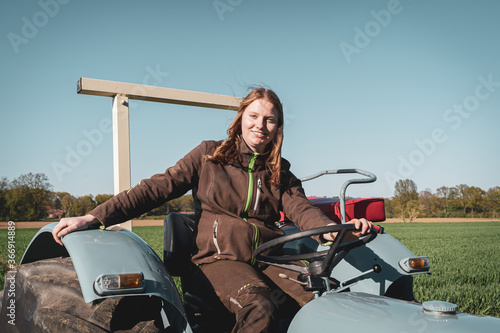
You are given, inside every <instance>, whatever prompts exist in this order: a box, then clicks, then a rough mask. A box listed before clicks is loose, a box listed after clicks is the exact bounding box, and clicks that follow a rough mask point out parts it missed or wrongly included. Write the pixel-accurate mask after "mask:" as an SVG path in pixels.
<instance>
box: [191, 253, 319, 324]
mask: <svg viewBox="0 0 500 333" xmlns="http://www.w3.org/2000/svg"><path fill="white" fill-rule="evenodd" d="M198 268H199V269H196V270H195V271H196V272H195V273H194V276H193V278H194V281H196V283H197V284H198V288H203V289H205V293H206V291H207V289H209V290H210V291H211V292H212V293H214V294H216V295H217V297H218V299H219V300H220V301H221V302H222V304H223V305H224V306H225V307H226V308H227V309H228V310H229V311H230V312H231V313H233V314H234V315H235V317H236V324H235V326H234V328H233V330H232V332H252V333H253V332H272V331H274V330H276V329H277V327H278V326H277V325H278V320H277V319H278V317H292V316H293V315H294V314H295V313H296V312H297V311H298V310H299V309H300V308H301V307H302V306H304V305H305V304H306V303H307V302H309V301H310V300H311V299H312V298H313V297H314V295H313V294H312V292H308V291H304V289H303V288H302V286H301V285H299V284H298V283H296V282H293V281H290V280H288V279H283V278H281V277H279V276H278V274H279V273H285V274H286V275H288V276H289V277H291V278H295V277H296V276H297V275H298V273H296V272H292V271H289V270H286V269H283V268H278V267H274V266H268V267H266V268H264V269H256V268H255V267H254V266H251V265H249V264H246V263H243V262H238V261H232V260H220V261H217V262H214V263H211V264H204V265H200V266H198Z"/></svg>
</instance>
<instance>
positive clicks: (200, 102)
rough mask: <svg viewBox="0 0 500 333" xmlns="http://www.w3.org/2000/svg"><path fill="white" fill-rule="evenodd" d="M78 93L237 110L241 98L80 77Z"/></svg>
mask: <svg viewBox="0 0 500 333" xmlns="http://www.w3.org/2000/svg"><path fill="white" fill-rule="evenodd" d="M77 92H78V93H79V94H86V95H97V96H107V97H114V96H116V95H117V94H120V95H123V96H126V97H128V98H129V99H137V100H141V101H149V102H160V103H170V104H182V105H191V106H199V107H205V108H212V109H224V110H237V109H238V107H239V105H240V102H241V98H240V97H234V96H227V95H217V94H209V93H202V92H197V91H189V90H180V89H171V88H163V87H155V86H146V85H142V84H133V83H123V82H116V81H105V80H97V79H89V78H83V77H81V78H80V79H79V80H78V84H77Z"/></svg>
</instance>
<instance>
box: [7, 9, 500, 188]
mask: <svg viewBox="0 0 500 333" xmlns="http://www.w3.org/2000/svg"><path fill="white" fill-rule="evenodd" d="M1 7H2V10H1V11H0V29H1V36H2V39H1V42H0V54H1V55H2V60H3V61H2V63H1V65H0V70H1V71H0V74H1V78H2V79H1V80H0V91H1V109H0V110H1V111H0V123H1V125H2V130H1V131H0V153H1V155H0V156H1V161H0V176H5V177H8V178H9V179H10V180H12V179H14V178H16V177H18V176H19V175H21V174H26V173H29V172H33V173H37V172H43V173H45V174H46V175H47V176H48V177H49V180H50V182H51V184H52V185H53V189H54V190H55V191H67V192H70V193H71V194H73V195H86V194H94V195H96V194H100V193H112V192H113V161H112V134H111V133H110V131H109V127H108V126H106V124H108V123H109V122H110V121H111V98H108V97H97V96H87V95H78V94H77V93H76V82H77V80H78V78H80V77H88V78H95V79H103V80H110V81H121V82H129V83H138V84H143V83H146V84H149V85H157V86H162V87H168V88H176V89H186V90H194V91H201V92H209V93H216V94H224V95H235V96H244V95H246V93H247V91H248V90H247V89H248V87H249V86H253V85H263V86H266V87H269V88H271V89H273V90H275V91H276V92H277V93H278V95H279V96H280V98H281V100H282V102H283V104H284V108H285V118H286V125H285V126H286V127H285V142H284V146H283V155H284V157H285V158H287V159H288V160H289V161H290V162H291V163H292V171H293V172H294V173H295V174H296V175H297V176H298V177H303V176H308V175H311V174H314V173H316V172H318V171H321V170H326V169H339V168H360V169H364V170H368V171H371V172H373V173H375V174H376V175H377V176H378V181H377V182H376V183H373V184H369V185H358V186H352V187H351V188H350V189H349V190H348V195H351V196H355V197H358V196H366V197H371V196H380V197H391V196H392V195H393V192H394V183H395V181H396V180H397V179H406V178H410V179H412V180H414V181H415V183H416V184H417V186H418V189H419V191H421V190H425V189H427V188H428V189H431V190H432V191H435V190H436V189H437V188H438V187H441V186H455V185H458V184H467V185H469V186H478V187H481V188H482V189H484V190H487V189H489V188H490V187H494V186H498V185H500V173H499V172H498V169H499V165H500V148H499V143H500V131H499V130H498V126H499V125H500V43H499V32H500V20H499V19H498V17H500V2H498V1H494V0H490V1H487V0H480V1H477V0H442V1H430V0H419V1H417V0H413V1H411V0H401V1H396V0H390V1H389V0H381V1H378V0H377V1H375V0H373V1H347V0H344V1H313V2H305V1H284V0H283V1H264V0H254V1H250V0H220V1H217V0H216V1H201V0H191V1H153V0H147V1H130V0H129V1H118V0H108V1H94V0H92V1H76V0H73V1H69V0H40V1H9V2H6V1H4V2H2V4H1ZM233 117H234V113H233V112H232V111H221V110H210V109H201V108H192V107H184V106H176V105H167V104H158V103H149V102H139V101H134V102H131V103H130V120H131V123H130V138H131V158H132V162H131V164H132V184H135V183H137V182H138V181H139V180H140V179H143V178H147V177H150V176H151V175H153V174H155V173H158V172H163V171H164V170H165V169H166V168H167V167H169V166H171V165H173V164H174V163H175V162H176V161H177V160H178V159H179V158H181V157H182V156H184V155H185V154H186V153H187V152H188V151H189V150H190V149H192V148H193V147H195V146H196V145H197V144H199V142H200V141H202V140H204V139H217V140H218V139H224V138H225V136H226V128H227V126H228V125H229V123H230V122H231V120H232V118H233ZM89 133H94V135H95V136H94V140H93V141H92V140H90V139H89ZM97 133H100V134H97ZM83 148H86V150H85V153H84V154H79V158H78V159H74V160H73V163H72V166H71V167H68V168H66V169H65V172H63V173H62V172H61V171H58V170H57V168H56V166H58V165H59V166H60V165H66V166H68V165H69V164H68V159H71V157H69V156H70V155H71V154H72V152H77V153H78V150H79V149H80V152H82V151H83V150H82V149H83ZM73 158H74V156H73ZM346 178H348V177H346V176H338V177H335V176H327V177H323V178H320V179H318V180H315V181H312V182H310V183H305V184H304V187H305V188H306V192H307V194H309V195H319V196H333V195H338V191H339V187H340V185H341V183H342V182H343V181H345V180H346Z"/></svg>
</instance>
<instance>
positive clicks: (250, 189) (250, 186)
mask: <svg viewBox="0 0 500 333" xmlns="http://www.w3.org/2000/svg"><path fill="white" fill-rule="evenodd" d="M257 156H259V154H258V153H253V155H252V158H251V159H250V163H248V168H247V171H248V192H247V202H246V204H245V209H244V210H243V214H242V216H243V220H245V221H246V220H247V217H248V208H250V202H251V201H252V195H253V173H252V172H253V167H254V165H255V160H256V159H257Z"/></svg>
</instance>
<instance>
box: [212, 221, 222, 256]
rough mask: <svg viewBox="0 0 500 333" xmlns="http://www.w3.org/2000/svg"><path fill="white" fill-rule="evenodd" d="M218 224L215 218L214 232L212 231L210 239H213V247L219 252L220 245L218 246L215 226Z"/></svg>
mask: <svg viewBox="0 0 500 333" xmlns="http://www.w3.org/2000/svg"><path fill="white" fill-rule="evenodd" d="M218 226H219V223H218V222H217V220H215V222H214V233H213V236H212V239H213V241H214V245H215V248H216V249H217V253H218V254H220V247H219V243H218V242H217V227H218Z"/></svg>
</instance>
